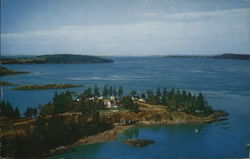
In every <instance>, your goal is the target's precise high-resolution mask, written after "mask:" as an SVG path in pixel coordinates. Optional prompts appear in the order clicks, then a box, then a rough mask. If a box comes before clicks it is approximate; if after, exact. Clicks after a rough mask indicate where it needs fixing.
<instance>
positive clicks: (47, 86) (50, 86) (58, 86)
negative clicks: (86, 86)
mask: <svg viewBox="0 0 250 159" xmlns="http://www.w3.org/2000/svg"><path fill="white" fill-rule="evenodd" d="M82 86H83V85H79V84H44V85H25V86H20V87H16V88H14V89H15V90H42V89H65V88H73V87H82Z"/></svg>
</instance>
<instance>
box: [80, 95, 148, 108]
mask: <svg viewBox="0 0 250 159" xmlns="http://www.w3.org/2000/svg"><path fill="white" fill-rule="evenodd" d="M131 99H132V100H133V101H139V102H143V103H145V102H146V100H145V99H143V98H139V99H138V98H134V97H131ZM89 100H90V101H95V100H96V99H95V97H90V98H89ZM97 100H103V102H104V106H105V108H107V109H111V108H118V107H119V102H120V100H119V99H116V97H115V96H110V97H109V98H104V97H103V96H99V97H98V98H97ZM76 101H77V102H79V101H80V99H79V98H77V99H76Z"/></svg>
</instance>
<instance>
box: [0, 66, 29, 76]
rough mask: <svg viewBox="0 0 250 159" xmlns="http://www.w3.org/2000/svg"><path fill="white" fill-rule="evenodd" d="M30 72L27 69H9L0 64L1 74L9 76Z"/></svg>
mask: <svg viewBox="0 0 250 159" xmlns="http://www.w3.org/2000/svg"><path fill="white" fill-rule="evenodd" d="M24 73H29V72H27V71H15V70H12V69H7V68H5V67H3V66H0V76H7V75H17V74H24Z"/></svg>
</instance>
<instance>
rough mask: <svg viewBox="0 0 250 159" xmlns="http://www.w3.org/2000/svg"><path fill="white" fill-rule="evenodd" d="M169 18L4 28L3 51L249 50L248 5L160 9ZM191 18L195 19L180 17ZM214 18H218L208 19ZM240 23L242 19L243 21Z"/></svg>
mask: <svg viewBox="0 0 250 159" xmlns="http://www.w3.org/2000/svg"><path fill="white" fill-rule="evenodd" d="M146 16H158V17H164V18H168V19H172V20H170V21H166V20H161V21H150V22H141V23H133V24H120V25H116V24H112V25H90V26H62V27H58V28H54V29H50V30H38V31H28V32H22V33H5V34H2V35H1V38H2V42H1V43H2V46H3V47H2V48H1V50H2V51H3V52H9V53H12V52H20V53H29V52H31V53H35V52H36V53H37V52H38V53H41V52H42V53H44V52H45V53H55V52H56V53H85V54H89V53H93V54H99V55H101V54H108V55H117V54H125V55H134V54H137V53H138V54H141V55H148V54H167V53H182V54H183V53H196V54H198V53H221V52H248V51H249V50H250V47H249V46H248V44H249V42H250V31H248V27H249V9H233V10H225V11H214V12H189V13H177V14H172V15H168V14H157V15H156V13H155V15H152V13H151V15H146ZM183 17H188V18H190V19H201V20H195V21H188V22H186V21H181V20H180V21H175V20H178V19H182V18H183ZM206 17H212V18H214V19H215V20H210V21H207V20H204V18H206ZM239 22H240V23H239Z"/></svg>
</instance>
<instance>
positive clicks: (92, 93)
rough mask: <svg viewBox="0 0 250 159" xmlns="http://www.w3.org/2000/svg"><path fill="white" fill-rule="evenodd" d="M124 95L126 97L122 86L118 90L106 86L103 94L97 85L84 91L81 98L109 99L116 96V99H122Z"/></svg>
mask: <svg viewBox="0 0 250 159" xmlns="http://www.w3.org/2000/svg"><path fill="white" fill-rule="evenodd" d="M123 95H124V89H123V87H122V86H120V87H118V88H117V87H115V86H108V85H105V86H104V87H103V89H102V92H101V91H100V89H99V88H98V86H97V85H95V87H94V88H93V89H92V88H91V87H89V88H87V89H86V90H84V92H83V94H82V95H81V96H82V97H85V98H90V97H99V96H103V97H104V98H108V97H110V96H114V97H116V98H122V97H123Z"/></svg>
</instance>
